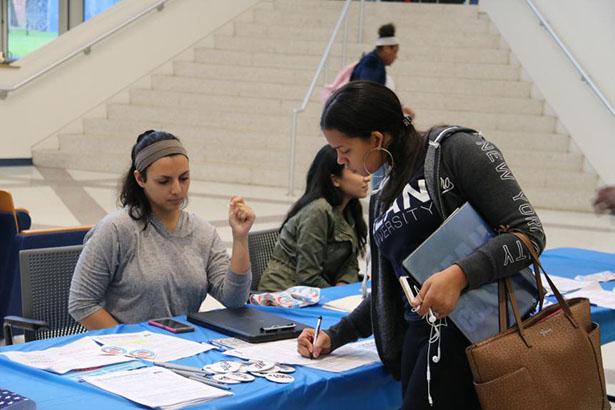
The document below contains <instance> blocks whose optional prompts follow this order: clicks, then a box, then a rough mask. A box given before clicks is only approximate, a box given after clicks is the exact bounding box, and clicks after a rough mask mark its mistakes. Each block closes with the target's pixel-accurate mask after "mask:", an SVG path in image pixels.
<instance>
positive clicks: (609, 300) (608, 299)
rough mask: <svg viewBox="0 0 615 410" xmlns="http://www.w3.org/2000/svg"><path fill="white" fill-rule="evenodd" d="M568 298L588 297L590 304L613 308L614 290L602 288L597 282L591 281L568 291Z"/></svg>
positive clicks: (614, 304) (614, 301) (614, 303)
mask: <svg viewBox="0 0 615 410" xmlns="http://www.w3.org/2000/svg"><path fill="white" fill-rule="evenodd" d="M570 298H588V299H589V302H590V303H591V304H592V305H598V306H602V307H604V308H608V309H615V292H611V291H608V290H604V289H602V286H600V283H598V282H591V283H589V284H588V285H586V286H585V287H584V288H582V289H579V290H577V291H575V292H572V293H568V294H567V295H566V299H570Z"/></svg>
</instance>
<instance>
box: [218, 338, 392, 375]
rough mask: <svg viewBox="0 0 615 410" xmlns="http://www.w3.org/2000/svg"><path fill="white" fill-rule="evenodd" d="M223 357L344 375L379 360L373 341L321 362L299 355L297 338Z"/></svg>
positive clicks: (352, 345) (354, 345)
mask: <svg viewBox="0 0 615 410" xmlns="http://www.w3.org/2000/svg"><path fill="white" fill-rule="evenodd" d="M224 354H226V355H229V356H235V357H239V358H242V359H253V360H265V361H270V362H274V363H283V364H295V365H300V366H306V367H311V368H314V369H320V370H325V371H329V372H345V371H348V370H351V369H354V368H356V367H360V366H364V365H366V364H370V363H374V362H377V361H379V360H380V359H379V357H378V352H377V351H376V345H375V343H374V340H373V339H369V340H364V341H360V342H356V343H349V344H347V345H345V346H342V347H340V348H339V349H337V350H335V351H334V352H333V353H331V354H328V355H324V356H321V357H319V358H318V359H309V358H307V357H303V356H301V355H300V354H299V353H298V352H297V339H286V340H279V341H276V342H269V343H259V344H255V345H252V346H250V347H245V348H239V349H233V350H228V351H226V352H224Z"/></svg>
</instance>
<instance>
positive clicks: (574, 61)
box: [525, 0, 615, 117]
mask: <svg viewBox="0 0 615 410" xmlns="http://www.w3.org/2000/svg"><path fill="white" fill-rule="evenodd" d="M525 1H526V3H527V5H528V6H529V7H530V9H531V10H532V12H533V13H534V14H535V15H536V17H538V20H539V23H540V25H541V26H542V27H544V29H545V30H547V33H549V35H550V36H551V37H552V38H553V40H555V43H556V44H557V45H558V46H559V48H561V49H562V51H563V52H564V54H565V55H566V57H568V60H570V62H571V63H572V65H573V66H574V68H576V70H577V71H578V73H579V75H580V76H581V81H583V82H585V83H586V84H587V85H588V86H589V88H590V89H591V90H592V91H593V93H594V94H596V96H597V97H598V99H599V100H600V101H601V102H602V104H604V106H605V107H606V109H607V110H609V112H610V113H611V115H613V116H614V117H615V109H614V108H613V106H612V105H611V103H610V102H609V100H608V99H607V98H606V97H605V96H604V94H603V93H602V91H600V89H599V88H598V87H597V86H596V84H595V83H594V81H593V80H592V79H591V77H590V76H589V74H587V72H586V71H585V70H584V69H583V67H581V64H579V62H578V61H577V59H576V58H574V56H573V55H572V53H571V52H570V50H569V49H568V47H566V45H565V44H564V43H563V42H562V40H560V38H559V36H558V35H557V34H556V33H555V31H554V30H553V28H552V27H551V25H550V24H549V22H548V21H547V19H545V18H544V16H543V15H542V13H541V12H540V10H538V8H537V7H536V5H535V4H534V2H533V1H532V0H525Z"/></svg>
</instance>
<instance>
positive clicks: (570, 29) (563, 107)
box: [480, 0, 615, 183]
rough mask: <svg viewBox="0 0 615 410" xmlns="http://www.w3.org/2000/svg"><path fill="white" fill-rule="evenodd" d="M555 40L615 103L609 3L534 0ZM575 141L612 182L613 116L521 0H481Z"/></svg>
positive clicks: (614, 27)
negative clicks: (551, 29)
mask: <svg viewBox="0 0 615 410" xmlns="http://www.w3.org/2000/svg"><path fill="white" fill-rule="evenodd" d="M534 3H535V4H536V6H537V8H538V9H539V10H540V11H541V13H542V14H543V15H544V16H545V18H546V19H547V20H548V21H549V23H550V24H551V26H552V27H553V29H554V31H555V32H556V33H557V34H558V35H559V37H560V39H562V41H563V42H564V43H565V44H566V45H567V47H568V48H569V49H570V50H571V51H572V54H573V55H574V56H575V58H576V59H577V61H579V63H580V64H581V66H582V67H583V68H584V69H585V71H586V72H587V73H588V74H589V75H590V77H591V78H592V79H593V81H594V82H595V83H596V85H598V86H599V87H600V89H601V91H602V92H603V93H604V94H605V95H606V97H607V98H608V99H609V100H610V102H611V105H612V106H615V80H614V75H613V73H615V2H613V0H585V1H578V0H557V1H555V0H534ZM480 7H481V9H482V10H483V11H485V12H487V13H488V14H489V17H490V18H491V20H492V21H493V23H494V24H495V26H496V27H497V29H498V31H499V32H500V33H501V34H502V36H503V37H504V38H505V40H506V42H507V43H508V44H509V45H510V48H511V50H512V52H513V54H514V55H515V56H516V58H517V59H518V60H519V61H520V63H521V65H522V66H523V68H524V69H525V70H526V72H527V73H528V74H529V76H530V77H531V78H532V80H533V81H534V83H535V85H536V86H537V87H538V88H539V89H540V91H541V93H542V94H543V96H544V98H545V99H546V101H547V102H548V104H549V105H550V106H551V107H552V108H553V110H554V111H555V113H556V115H557V116H558V118H559V120H560V121H561V123H562V124H563V125H564V127H565V128H566V129H567V130H568V132H569V133H570V135H571V137H572V138H573V139H574V141H575V143H576V145H577V146H578V147H579V149H581V151H582V152H583V154H584V155H585V156H586V158H587V160H588V162H589V163H590V164H591V166H592V167H593V168H594V169H595V171H596V172H597V173H598V175H599V176H600V177H601V178H602V179H603V180H604V181H605V182H607V183H615V162H614V161H613V154H614V153H615V117H614V116H612V115H611V114H610V113H609V112H608V110H607V109H606V108H605V107H604V105H603V104H602V103H601V102H600V101H599V100H598V98H597V97H596V96H595V95H594V94H593V93H592V92H591V90H590V89H589V87H588V86H587V85H586V84H585V83H584V82H582V81H581V80H580V77H579V75H578V74H577V71H576V70H575V69H574V68H573V66H572V64H571V63H570V62H569V61H568V59H567V58H566V57H565V56H564V53H563V52H562V51H561V50H560V48H559V47H557V45H556V43H555V41H554V40H552V38H551V37H550V36H549V35H548V34H547V32H546V31H545V30H544V29H543V28H542V27H541V26H540V25H539V24H538V20H537V18H536V17H535V15H534V14H533V13H532V11H531V10H530V8H529V6H528V5H527V4H526V2H525V1H523V0H481V2H480Z"/></svg>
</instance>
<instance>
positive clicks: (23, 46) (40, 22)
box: [8, 0, 59, 58]
mask: <svg viewBox="0 0 615 410" xmlns="http://www.w3.org/2000/svg"><path fill="white" fill-rule="evenodd" d="M8 3H9V9H8V17H9V18H8V23H9V29H8V31H9V35H8V52H9V55H10V56H11V57H12V58H21V57H24V56H25V55H26V54H28V53H30V52H31V51H33V50H36V49H37V48H39V47H41V46H43V45H45V44H47V43H49V42H50V41H52V40H53V39H54V38H56V37H57V36H58V3H59V0H9V2H8Z"/></svg>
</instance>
